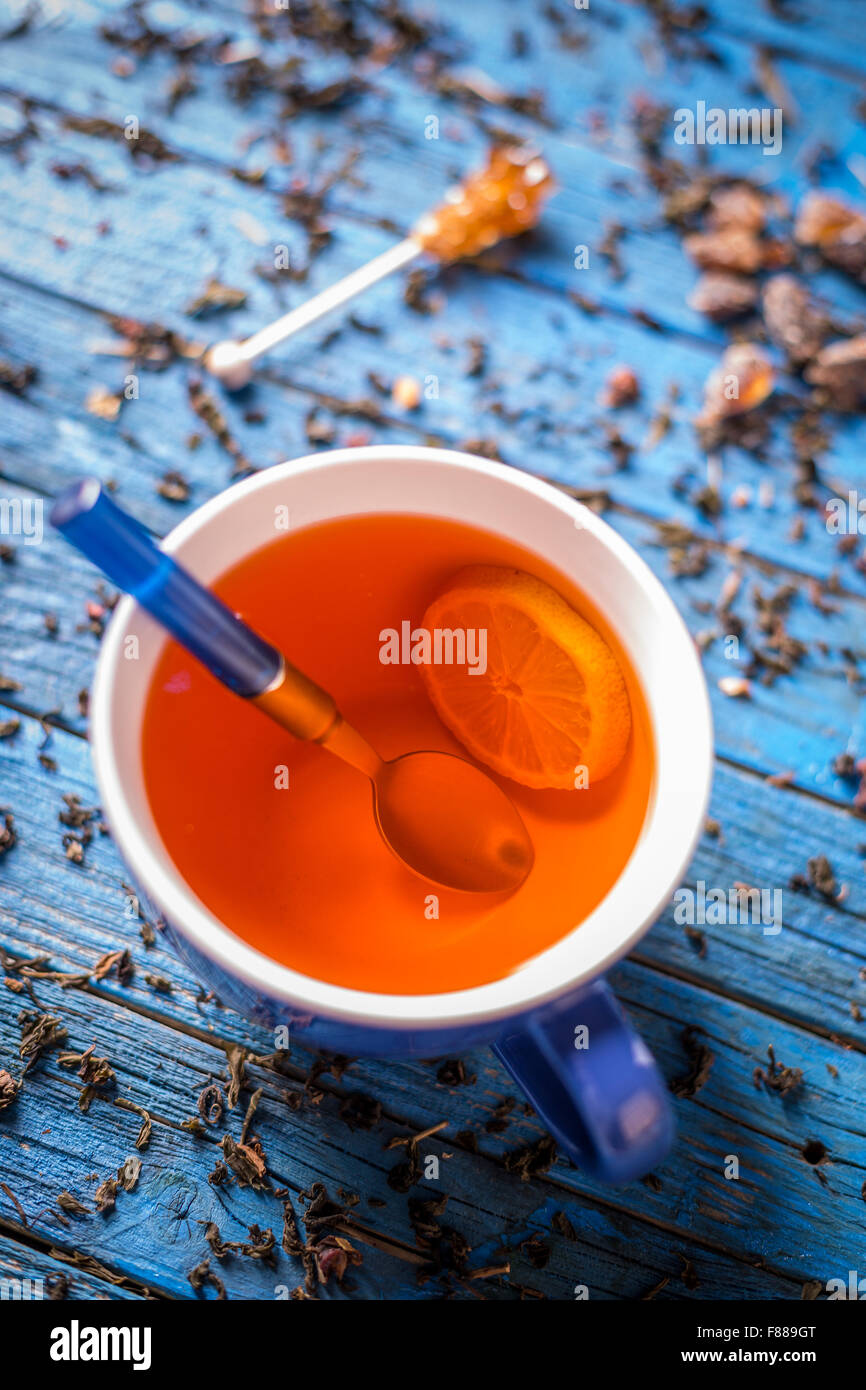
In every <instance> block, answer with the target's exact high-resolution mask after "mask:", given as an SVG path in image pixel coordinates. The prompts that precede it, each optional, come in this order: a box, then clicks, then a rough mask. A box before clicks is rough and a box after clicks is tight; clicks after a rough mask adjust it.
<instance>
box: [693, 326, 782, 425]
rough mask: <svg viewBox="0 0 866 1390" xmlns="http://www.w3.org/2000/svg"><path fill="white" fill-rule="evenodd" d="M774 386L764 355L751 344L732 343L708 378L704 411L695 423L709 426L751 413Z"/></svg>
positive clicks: (766, 358) (770, 367)
mask: <svg viewBox="0 0 866 1390" xmlns="http://www.w3.org/2000/svg"><path fill="white" fill-rule="evenodd" d="M773 384H774V373H773V366H772V363H771V362H770V360H769V358H768V357H767V355H766V353H765V352H763V351H762V349H761V348H759V347H757V346H756V345H755V344H754V343H734V344H733V345H732V346H731V347H729V348H728V349H727V350H726V352H725V354H724V356H723V357H722V360H721V362H720V363H719V365H718V366H717V367H715V368H714V369H713V371H712V372H710V375H709V376H708V377H707V383H706V386H705V387H704V409H703V413H702V414H701V415H700V416H699V417H698V421H697V423H698V424H699V425H711V424H715V423H716V422H717V421H719V420H724V419H727V417H728V416H730V415H742V414H744V413H745V412H746V411H747V410H753V409H754V408H755V406H758V405H760V404H761V402H762V401H765V400H766V399H767V397H768V396H769V394H770V392H771V391H772V389H773Z"/></svg>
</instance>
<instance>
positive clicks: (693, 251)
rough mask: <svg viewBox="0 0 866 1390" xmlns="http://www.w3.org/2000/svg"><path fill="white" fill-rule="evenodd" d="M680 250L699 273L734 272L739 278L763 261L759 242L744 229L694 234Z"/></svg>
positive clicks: (752, 272)
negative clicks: (687, 256)
mask: <svg viewBox="0 0 866 1390" xmlns="http://www.w3.org/2000/svg"><path fill="white" fill-rule="evenodd" d="M683 247H684V249H685V251H686V254H687V255H689V256H691V258H692V260H693V261H694V262H695V265H697V266H700V268H701V270H736V271H740V272H741V273H742V274H743V275H754V274H755V272H756V271H757V270H760V268H761V266H762V264H763V259H764V252H763V248H762V246H761V243H760V241H759V240H758V238H757V237H756V236H755V234H754V232H750V231H749V230H748V229H747V228H744V227H726V228H725V229H724V230H723V231H718V232H695V233H694V235H693V236H687V237H686V238H685V240H684V241H683Z"/></svg>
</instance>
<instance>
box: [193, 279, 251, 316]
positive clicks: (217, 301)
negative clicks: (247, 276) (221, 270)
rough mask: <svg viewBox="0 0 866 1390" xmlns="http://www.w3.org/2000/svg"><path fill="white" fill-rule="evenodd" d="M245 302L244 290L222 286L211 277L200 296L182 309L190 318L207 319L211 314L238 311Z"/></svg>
mask: <svg viewBox="0 0 866 1390" xmlns="http://www.w3.org/2000/svg"><path fill="white" fill-rule="evenodd" d="M246 302H247V295H246V290H238V289H235V288H234V287H233V286H232V285H223V284H221V282H220V281H219V280H217V279H215V278H214V277H211V279H210V280H208V282H207V284H206V285H205V287H204V289H203V290H202V291H201V293H200V294H197V295H196V297H195V298H194V299H191V300H190V302H189V304H187V306H186V308H185V309H184V313H185V314H188V315H189V317H190V318H207V317H209V316H211V315H213V314H222V313H225V311H226V310H227V309H240V308H242V307H243V305H244V304H246Z"/></svg>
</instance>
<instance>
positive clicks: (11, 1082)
mask: <svg viewBox="0 0 866 1390" xmlns="http://www.w3.org/2000/svg"><path fill="white" fill-rule="evenodd" d="M20 1090H21V1082H20V1081H16V1080H15V1077H14V1076H12V1075H10V1073H9V1072H8V1071H4V1070H0V1110H8V1109H9V1106H10V1105H12V1104H13V1102H14V1101H15V1100H16V1099H17V1097H18V1092H19V1091H20Z"/></svg>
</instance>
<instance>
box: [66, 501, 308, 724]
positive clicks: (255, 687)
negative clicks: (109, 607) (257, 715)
mask: <svg viewBox="0 0 866 1390" xmlns="http://www.w3.org/2000/svg"><path fill="white" fill-rule="evenodd" d="M51 522H52V524H53V525H54V526H56V527H57V529H58V531H62V532H63V534H64V536H65V537H66V539H67V540H69V541H71V542H72V544H73V545H74V546H75V547H76V548H77V549H78V550H80V551H81V552H82V554H84V555H86V556H87V558H88V560H92V561H93V563H94V564H95V565H98V566H99V568H100V569H101V570H102V571H103V572H104V573H105V574H106V575H107V576H108V578H109V579H110V580H111V582H112V583H113V584H116V585H117V586H118V587H119V588H121V589H124V590H125V591H126V592H127V593H129V594H132V596H133V598H136V599H137V600H138V602H139V603H140V604H141V606H142V608H146V609H147V611H148V613H150V614H151V615H152V616H153V617H154V618H156V620H157V622H158V623H160V624H161V625H162V626H163V627H164V628H165V629H166V630H167V631H168V632H170V633H171V635H172V637H176V638H177V640H178V642H180V643H181V644H182V645H183V646H184V647H186V649H187V650H188V651H190V652H192V654H193V656H196V657H198V659H199V661H201V662H202V664H203V665H204V666H206V667H207V669H208V670H209V671H210V672H211V673H212V674H213V675H214V676H216V678H217V680H220V681H222V682H223V684H224V685H227V686H228V687H229V689H230V690H233V691H234V692H235V693H236V694H237V695H243V696H245V697H247V698H250V697H252V696H255V695H260V694H261V693H262V692H263V691H264V690H267V688H268V686H270V685H271V684H272V683H273V682H274V681H275V680H276V678H277V676H278V675H279V673H280V670H281V668H282V656H281V655H280V653H279V652H278V651H277V649H276V647H272V646H271V645H270V643H269V642H266V641H265V640H264V638H262V637H259V635H258V634H257V633H255V632H253V630H252V628H249V627H247V625H246V623H245V622H243V621H242V620H241V619H240V618H239V617H238V616H237V614H235V613H233V612H232V611H231V609H230V608H227V607H226V605H225V604H224V603H223V602H222V601H221V599H218V598H217V597H216V595H215V594H212V593H211V592H210V590H209V589H206V588H205V587H204V585H202V584H199V582H198V580H197V579H193V577H192V575H191V574H190V573H189V572H188V571H187V570H185V569H183V567H182V566H181V565H179V564H178V563H177V561H176V560H173V559H172V558H171V556H170V555H166V554H165V552H164V551H162V550H160V548H159V546H158V545H156V544H155V542H154V541H153V540H151V538H150V536H149V535H148V534H147V532H146V531H145V530H144V528H143V527H141V526H140V525H139V524H138V522H137V521H134V520H133V518H132V517H131V516H129V515H128V514H127V513H126V512H124V511H121V509H120V507H118V506H117V504H116V503H115V502H113V501H112V499H111V498H110V497H109V495H108V493H107V492H106V491H105V490H104V488H103V487H102V485H101V484H100V482H99V480H98V479H97V478H85V479H84V480H83V481H82V482H79V483H76V484H74V486H73V487H71V488H68V489H67V490H66V491H65V492H64V493H62V494H61V496H60V497H59V498H58V499H57V501H56V502H55V504H54V506H53V508H52V510H51Z"/></svg>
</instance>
